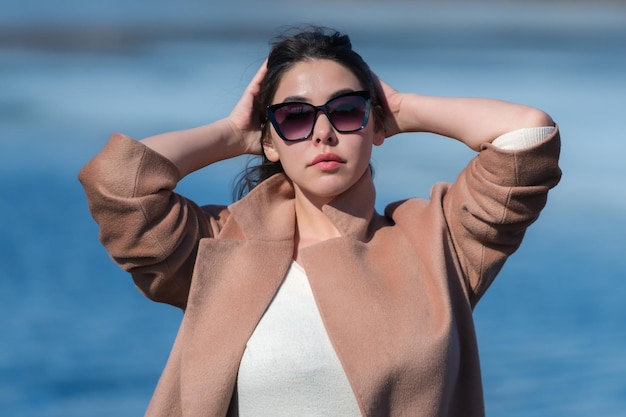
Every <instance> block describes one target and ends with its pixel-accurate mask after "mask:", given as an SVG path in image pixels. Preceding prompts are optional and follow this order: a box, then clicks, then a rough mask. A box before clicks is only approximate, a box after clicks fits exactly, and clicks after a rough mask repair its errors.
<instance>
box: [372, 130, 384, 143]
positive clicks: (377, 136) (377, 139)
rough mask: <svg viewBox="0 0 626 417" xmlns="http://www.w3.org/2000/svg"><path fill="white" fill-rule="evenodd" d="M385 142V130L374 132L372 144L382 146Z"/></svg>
mask: <svg viewBox="0 0 626 417" xmlns="http://www.w3.org/2000/svg"><path fill="white" fill-rule="evenodd" d="M384 141H385V129H376V130H375V131H374V138H373V140H372V143H373V144H374V145H376V146H380V145H382V144H383V142H384Z"/></svg>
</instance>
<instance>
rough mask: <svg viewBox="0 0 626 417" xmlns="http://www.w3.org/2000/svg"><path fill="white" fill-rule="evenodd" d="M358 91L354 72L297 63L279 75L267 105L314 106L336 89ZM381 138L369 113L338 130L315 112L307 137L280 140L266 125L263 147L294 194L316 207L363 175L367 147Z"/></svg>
mask: <svg viewBox="0 0 626 417" xmlns="http://www.w3.org/2000/svg"><path fill="white" fill-rule="evenodd" d="M362 89H363V86H362V85H361V83H360V82H359V80H358V79H357V78H356V76H355V75H354V74H353V73H352V72H351V71H350V70H348V69H347V68H346V67H344V66H343V65H341V64H338V63H336V62H334V61H331V60H326V59H320V60H312V61H302V62H299V63H297V64H295V65H294V66H293V67H291V68H290V69H289V70H288V71H287V72H285V74H283V77H282V79H281V81H280V83H279V84H278V88H277V89H276V93H275V95H274V99H273V100H272V104H276V103H283V102H289V101H300V102H305V103H310V104H313V105H315V106H319V105H323V104H325V103H326V102H327V101H328V100H330V99H332V98H334V97H336V96H337V95H338V94H340V93H345V92H347V91H360V90H362ZM383 139H384V137H383V133H382V132H376V131H375V129H374V120H373V117H371V116H370V118H369V121H368V123H367V125H366V126H365V128H364V129H362V130H359V131H356V132H352V133H339V132H337V131H336V130H335V129H334V128H333V126H332V125H331V123H330V121H329V120H328V118H327V117H326V115H325V114H324V113H323V112H319V113H318V114H317V118H316V120H315V125H314V128H313V133H312V135H311V137H310V138H309V139H306V140H302V141H298V142H285V141H283V140H282V139H281V138H280V136H279V135H278V133H277V132H276V130H275V129H274V127H273V126H270V137H269V138H266V140H265V141H264V150H265V154H266V156H267V158H268V159H269V160H270V161H272V162H277V161H280V162H281V164H282V166H283V168H284V170H285V173H286V174H287V176H288V177H289V178H290V179H291V180H292V181H293V183H294V187H295V190H296V196H297V198H298V197H305V198H307V199H309V200H310V201H311V202H313V203H314V204H316V205H320V206H321V205H322V204H326V203H328V202H329V201H330V200H332V199H333V198H335V197H336V196H338V195H340V194H342V193H343V192H345V191H347V190H348V189H350V187H352V186H353V185H354V184H355V183H356V182H357V181H358V180H359V179H360V178H361V176H363V174H364V173H365V170H366V169H368V167H369V162H370V157H371V154H372V145H374V144H376V145H379V144H381V143H382V141H383Z"/></svg>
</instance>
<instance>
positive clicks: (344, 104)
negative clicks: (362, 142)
mask: <svg viewBox="0 0 626 417" xmlns="http://www.w3.org/2000/svg"><path fill="white" fill-rule="evenodd" d="M366 102H367V101H366V99H365V98H363V97H360V96H344V97H338V98H336V99H335V100H333V101H331V102H330V103H328V106H327V109H328V114H329V115H330V117H331V119H332V122H333V124H334V125H335V128H336V129H337V130H339V131H343V132H350V131H354V130H358V129H360V128H361V127H362V125H363V122H364V121H365V113H366Z"/></svg>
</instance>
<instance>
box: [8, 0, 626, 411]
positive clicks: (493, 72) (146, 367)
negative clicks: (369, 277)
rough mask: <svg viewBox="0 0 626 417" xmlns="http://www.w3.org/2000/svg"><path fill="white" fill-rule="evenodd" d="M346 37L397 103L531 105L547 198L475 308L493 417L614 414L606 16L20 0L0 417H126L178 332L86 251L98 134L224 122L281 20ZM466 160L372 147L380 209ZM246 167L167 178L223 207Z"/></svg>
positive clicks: (91, 234) (616, 361)
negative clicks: (90, 168) (410, 99)
mask: <svg viewBox="0 0 626 417" xmlns="http://www.w3.org/2000/svg"><path fill="white" fill-rule="evenodd" d="M300 23H316V24H323V25H327V26H332V27H335V28H337V29H340V30H342V31H345V32H347V33H348V34H350V35H351V37H352V40H353V45H354V47H355V49H356V50H357V51H359V52H360V53H361V55H362V56H363V57H364V58H365V60H366V61H368V62H369V64H370V65H371V67H372V68H373V69H374V71H376V72H377V74H378V75H379V76H380V77H381V78H383V79H384V80H386V81H387V82H388V83H390V84H391V85H393V86H395V87H396V88H398V89H400V90H405V91H414V92H419V93H423V94H433V95H444V96H486V97H496V98H501V99H505V100H510V101H516V102H522V103H527V104H531V105H534V106H536V107H540V108H542V109H544V110H546V111H547V112H548V113H550V114H551V115H552V116H553V118H554V119H555V120H556V121H557V122H558V123H559V125H560V128H561V132H562V138H563V151H562V169H563V172H564V176H563V180H562V182H561V184H560V185H559V186H558V187H557V188H556V189H555V190H554V191H553V192H552V193H551V195H550V198H549V204H548V206H547V208H546V209H545V211H544V213H543V214H542V216H541V218H540V219H539V220H538V221H537V222H536V223H535V224H534V225H533V226H532V227H531V229H530V230H529V232H528V234H527V238H526V240H525V242H524V245H523V246H522V248H521V249H520V250H519V251H518V252H517V253H516V254H515V256H513V257H512V258H511V260H510V261H509V263H508V264H507V265H506V266H505V267H504V269H503V271H502V273H501V274H500V276H499V278H498V280H497V281H496V282H495V283H494V285H493V286H492V288H491V289H490V291H489V292H488V293H487V295H486V297H485V298H484V299H483V300H482V301H481V303H480V304H479V305H478V307H477V309H476V312H475V317H476V326H477V332H478V337H479V344H480V349H481V360H482V366H483V375H484V385H485V400H486V407H487V413H488V415H490V416H507V417H514V416H525V417H529V416H537V417H539V416H541V417H546V416H569V417H574V416H598V415H602V416H605V417H612V416H615V417H617V416H624V415H626V357H625V354H626V348H624V346H626V328H625V322H626V305H625V303H624V302H623V299H624V298H625V296H626V280H625V278H626V261H625V260H624V255H625V246H626V188H625V187H624V179H625V178H626V168H625V166H626V165H625V164H624V162H623V159H624V155H625V154H626V134H625V133H624V130H625V129H624V120H626V115H625V108H626V107H625V105H624V100H625V98H626V4H625V2H623V1H591V0H590V1H567V0H562V1H524V2H522V1H495V0H494V1H481V2H471V1H466V2H453V1H439V2H428V1H408V0H406V1H400V0H396V1H382V0H380V1H375V0H366V1H357V0H351V1H340V0H318V1H315V2H298V1H280V0H273V1H265V2H258V1H254V0H246V1H242V0H232V1H229V2H213V1H208V0H205V1H200V0H177V1H174V0H109V1H107V2H90V1H83V2H79V1H73V0H56V1H54V2H47V1H42V0H24V1H20V2H12V3H10V4H9V2H4V4H3V5H2V12H1V13H0V190H1V192H2V197H0V219H1V220H0V266H1V269H0V414H1V415H2V416H25V417H31V416H32V417H34V416H37V417H41V416H51V417H52V416H59V417H61V416H62V417H74V416H103V417H104V416H112V415H115V416H117V417H125V416H129V417H130V416H138V415H142V414H143V412H144V410H145V408H146V406H147V403H148V401H149V399H150V396H151V394H152V391H153V389H154V386H155V384H156V382H157V379H158V377H159V375H160V373H161V371H162V369H163V366H164V364H165V361H166V359H167V355H168V353H169V350H170V348H171V344H172V342H173V339H174V336H175V333H176V331H177V328H178V324H179V321H180V319H181V313H180V312H179V311H177V310H176V309H174V308H172V307H169V306H164V305H159V304H155V303H152V302H149V301H147V300H146V299H144V298H143V297H142V296H141V295H140V294H139V293H138V292H137V291H136V290H135V288H134V287H133V284H132V281H131V279H130V277H129V276H127V275H126V274H125V273H124V272H122V271H121V270H119V269H118V268H117V267H116V266H115V265H114V264H113V263H112V261H110V259H109V258H108V256H107V254H106V252H105V251H104V250H103V249H102V248H101V246H100V244H99V242H98V240H97V232H98V231H97V228H96V226H95V224H94V222H93V220H92V219H91V217H90V216H89V213H88V211H87V206H86V201H85V198H84V195H83V192H82V189H81V187H80V185H79V183H78V181H77V180H76V175H77V173H78V170H79V169H80V167H81V166H82V165H83V164H84V163H85V162H86V161H87V160H88V159H89V158H91V157H92V156H93V155H94V154H95V153H97V152H98V151H99V150H100V149H101V148H102V146H103V145H104V143H105V142H106V140H107V138H108V136H109V135H110V134H111V133H113V132H115V131H120V132H123V133H126V134H128V135H130V136H133V137H136V138H142V137H145V136H148V135H151V134H154V133H157V132H162V131H169V130H175V129H182V128H187V127H192V126H196V125H200V124H203V123H207V122H210V121H213V120H216V119H218V118H221V117H224V116H226V115H227V114H228V113H229V111H230V109H231V108H232V106H233V105H234V103H235V102H236V101H237V99H238V98H239V95H240V93H241V92H242V90H243V88H244V87H245V86H246V85H247V83H248V80H249V79H250V77H251V76H252V75H253V74H254V72H255V71H256V69H257V67H258V66H259V65H260V63H261V62H262V61H263V59H264V57H265V55H266V53H267V51H268V40H269V39H271V38H272V37H273V36H274V35H277V34H279V33H280V31H281V28H282V27H284V26H285V25H291V24H300ZM472 156H473V153H472V152H471V151H469V150H468V149H465V148H464V147H463V146H462V145H460V144H458V143H455V142H454V141H451V140H447V139H444V138H439V137H435V136H431V135H425V134H412V135H403V136H400V137H396V138H393V139H391V140H389V141H388V142H387V143H386V144H385V145H384V146H382V147H380V148H376V149H375V154H374V159H373V164H374V166H375V169H376V183H377V187H378V208H379V209H380V210H382V209H383V208H384V206H385V205H386V204H387V203H389V202H390V201H393V200H397V199H400V198H406V197H411V196H417V197H428V193H429V190H430V187H431V186H432V185H433V183H435V182H437V181H453V180H454V178H455V177H456V175H457V174H458V172H459V171H460V170H461V169H462V168H463V167H464V166H465V164H466V163H467V161H468V160H469V159H470V158H471V157H472ZM245 163H246V160H245V159H243V158H239V159H235V160H232V161H226V162H223V163H220V164H217V165H214V166H212V167H209V168H207V169H205V170H203V171H200V172H198V173H195V174H194V175H192V176H190V177H188V178H187V179H185V180H184V181H183V182H182V183H181V184H180V187H179V191H181V192H182V193H184V194H186V195H188V196H189V197H192V198H193V199H195V200H196V201H198V202H199V203H209V202H210V203H225V204H226V203H229V202H231V186H232V179H233V178H234V177H235V176H236V174H237V173H238V172H239V170H240V169H242V167H243V166H244V165H245Z"/></svg>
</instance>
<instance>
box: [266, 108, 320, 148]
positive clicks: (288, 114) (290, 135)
mask: <svg viewBox="0 0 626 417" xmlns="http://www.w3.org/2000/svg"><path fill="white" fill-rule="evenodd" d="M274 118H275V119H276V123H277V124H278V127H279V129H280V132H281V133H282V135H283V136H284V137H285V138H286V139H287V140H297V139H302V138H305V137H307V136H308V135H309V134H310V133H311V127H312V126H313V122H314V119H315V108H314V107H313V106H310V105H306V104H304V103H294V104H287V105H286V106H282V107H280V108H278V109H276V110H274Z"/></svg>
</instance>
